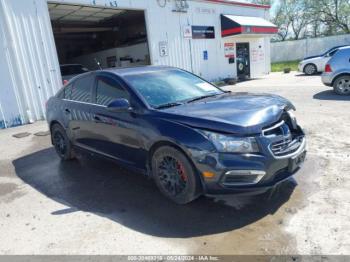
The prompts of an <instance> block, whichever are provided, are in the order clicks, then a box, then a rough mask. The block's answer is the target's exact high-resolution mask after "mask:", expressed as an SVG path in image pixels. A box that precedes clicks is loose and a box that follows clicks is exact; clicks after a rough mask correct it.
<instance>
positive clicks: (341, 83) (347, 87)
mask: <svg viewBox="0 0 350 262" xmlns="http://www.w3.org/2000/svg"><path fill="white" fill-rule="evenodd" d="M333 88H334V91H335V92H336V93H337V94H338V95H350V76H341V77H339V78H337V79H336V80H335V81H334V84H333Z"/></svg>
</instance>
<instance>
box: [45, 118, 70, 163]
mask: <svg viewBox="0 0 350 262" xmlns="http://www.w3.org/2000/svg"><path fill="white" fill-rule="evenodd" d="M51 136H52V142H53V146H54V147H55V150H56V153H57V154H58V156H59V157H60V158H61V160H63V161H68V160H71V159H74V158H75V156H74V151H73V148H72V143H71V142H70V141H69V138H68V136H67V134H66V131H65V130H64V128H63V127H62V126H60V125H59V124H54V125H53V126H52V128H51Z"/></svg>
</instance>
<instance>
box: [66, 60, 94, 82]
mask: <svg viewBox="0 0 350 262" xmlns="http://www.w3.org/2000/svg"><path fill="white" fill-rule="evenodd" d="M60 69H61V75H62V82H63V83H64V82H66V81H69V80H71V79H72V78H73V77H75V76H77V75H80V74H84V73H86V72H89V69H87V68H86V67H84V66H83V65H80V64H67V65H60Z"/></svg>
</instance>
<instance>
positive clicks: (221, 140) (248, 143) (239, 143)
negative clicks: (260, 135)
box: [199, 130, 259, 153]
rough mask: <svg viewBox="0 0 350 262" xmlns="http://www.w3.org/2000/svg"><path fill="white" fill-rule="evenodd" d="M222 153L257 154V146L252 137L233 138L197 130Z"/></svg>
mask: <svg viewBox="0 0 350 262" xmlns="http://www.w3.org/2000/svg"><path fill="white" fill-rule="evenodd" d="M199 131H200V132H201V133H202V134H204V135H205V136H206V137H207V138H208V139H209V140H210V141H211V142H212V143H213V144H214V145H215V147H216V149H217V150H218V151H219V152H223V153H257V152H259V148H258V145H257V143H256V140H255V138H253V137H234V136H228V135H223V134H218V133H214V132H210V131H205V130H199Z"/></svg>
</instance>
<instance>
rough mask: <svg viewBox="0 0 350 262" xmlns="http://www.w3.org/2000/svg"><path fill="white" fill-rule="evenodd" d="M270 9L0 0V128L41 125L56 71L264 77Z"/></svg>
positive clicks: (173, 0)
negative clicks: (173, 70) (140, 69)
mask: <svg viewBox="0 0 350 262" xmlns="http://www.w3.org/2000/svg"><path fill="white" fill-rule="evenodd" d="M268 9H269V7H268V6H262V5H255V4H248V3H242V2H237V1H229V0H113V1H110V0H56V1H47V0H31V1H27V0H0V57H1V60H0V77H1V78H0V79H1V82H0V128H6V127H10V126H16V125H20V124H24V123H28V122H30V121H32V120H33V121H36V120H40V119H44V118H45V102H46V101H47V100H48V98H49V97H50V96H52V95H54V94H55V92H56V91H57V90H58V89H59V88H60V87H61V86H62V76H61V70H60V65H62V64H82V65H83V66H85V67H87V68H89V69H91V70H93V69H97V65H96V64H97V63H96V60H97V61H99V62H100V63H101V65H102V67H125V66H137V65H143V64H152V65H170V66H175V67H180V68H183V69H186V70H188V71H191V72H193V73H195V74H198V75H200V76H202V77H203V78H205V79H207V80H210V81H212V80H219V79H224V78H236V77H257V76H259V75H261V74H267V73H269V71H270V37H271V35H272V34H274V33H276V31H277V28H276V27H275V26H274V25H273V24H271V23H269V22H268V21H266V20H265V19H267V18H268V11H269V10H268Z"/></svg>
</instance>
